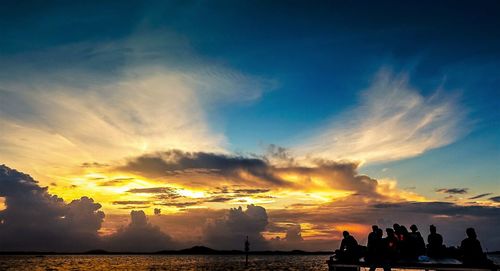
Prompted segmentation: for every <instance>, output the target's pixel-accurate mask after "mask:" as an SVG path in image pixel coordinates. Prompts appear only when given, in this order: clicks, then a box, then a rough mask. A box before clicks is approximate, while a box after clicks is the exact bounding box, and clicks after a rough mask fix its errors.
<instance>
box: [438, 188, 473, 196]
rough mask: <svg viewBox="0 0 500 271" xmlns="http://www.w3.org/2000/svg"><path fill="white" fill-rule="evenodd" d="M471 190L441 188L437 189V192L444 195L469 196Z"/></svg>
mask: <svg viewBox="0 0 500 271" xmlns="http://www.w3.org/2000/svg"><path fill="white" fill-rule="evenodd" d="M468 190H469V188H439V189H436V192H438V193H443V194H453V195H456V194H467V191H468Z"/></svg>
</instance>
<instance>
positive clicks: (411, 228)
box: [410, 224, 418, 232]
mask: <svg viewBox="0 0 500 271" xmlns="http://www.w3.org/2000/svg"><path fill="white" fill-rule="evenodd" d="M410 230H411V232H417V231H418V228H417V225H415V224H413V225H411V226H410Z"/></svg>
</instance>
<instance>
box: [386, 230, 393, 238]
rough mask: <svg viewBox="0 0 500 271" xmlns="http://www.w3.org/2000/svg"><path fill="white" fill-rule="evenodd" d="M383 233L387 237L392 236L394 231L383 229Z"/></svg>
mask: <svg viewBox="0 0 500 271" xmlns="http://www.w3.org/2000/svg"><path fill="white" fill-rule="evenodd" d="M385 232H386V233H387V237H391V236H394V229H391V228H387V229H385Z"/></svg>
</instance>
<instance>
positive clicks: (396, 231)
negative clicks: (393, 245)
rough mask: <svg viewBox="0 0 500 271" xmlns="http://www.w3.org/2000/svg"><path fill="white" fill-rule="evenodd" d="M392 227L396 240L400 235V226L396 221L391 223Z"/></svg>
mask: <svg viewBox="0 0 500 271" xmlns="http://www.w3.org/2000/svg"><path fill="white" fill-rule="evenodd" d="M392 229H393V230H394V234H395V235H396V237H397V238H398V240H400V237H401V226H400V225H399V224H398V223H394V225H392Z"/></svg>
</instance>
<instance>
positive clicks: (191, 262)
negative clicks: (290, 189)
mask: <svg viewBox="0 0 500 271" xmlns="http://www.w3.org/2000/svg"><path fill="white" fill-rule="evenodd" d="M327 259H328V256H327V255H319V256H318V255H314V256H287V255H279V256H251V257H250V260H249V265H248V266H247V267H245V262H244V261H245V259H244V256H234V255H215V256H198V255H196V256H195V255H182V256H177V255H152V256H149V255H146V256H145V255H111V256H91V255H84V256H80V255H78V256H77V255H75V256H44V257H35V256H0V270H16V271H17V270H20V271H22V270H29V271H32V270H44V271H49V270H50V271H56V270H151V271H153V270H175V271H183V270H185V271H188V270H189V271H191V270H207V271H208V270H246V271H254V270H273V271H281V270H283V271H284V270H288V271H293V270H308V271H320V270H321V271H327V270H328V268H327V265H326V263H325V261H326V260H327ZM499 260H500V259H498V258H496V259H495V261H499Z"/></svg>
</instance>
